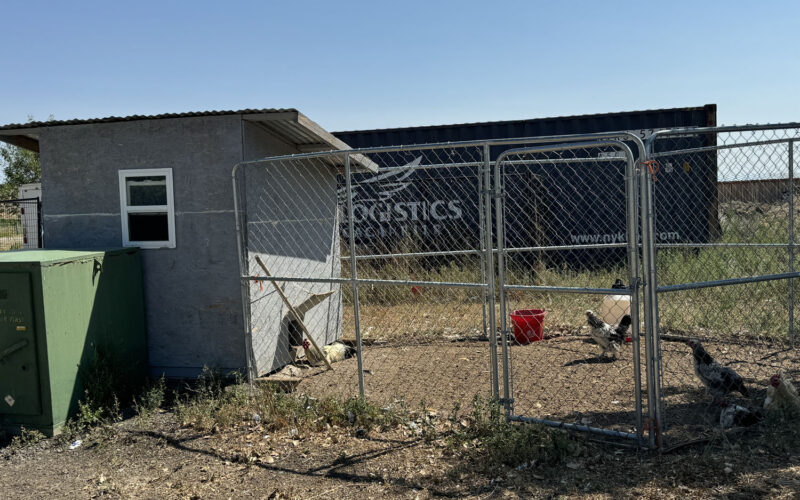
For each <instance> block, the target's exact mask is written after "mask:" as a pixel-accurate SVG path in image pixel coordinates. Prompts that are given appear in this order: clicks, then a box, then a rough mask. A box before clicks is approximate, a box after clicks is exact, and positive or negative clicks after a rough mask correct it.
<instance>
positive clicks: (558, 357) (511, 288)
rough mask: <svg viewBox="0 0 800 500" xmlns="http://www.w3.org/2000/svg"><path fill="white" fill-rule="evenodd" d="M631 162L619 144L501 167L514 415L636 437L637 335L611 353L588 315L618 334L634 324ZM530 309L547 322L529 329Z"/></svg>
mask: <svg viewBox="0 0 800 500" xmlns="http://www.w3.org/2000/svg"><path fill="white" fill-rule="evenodd" d="M629 162H631V163H632V159H628V158H626V155H625V154H624V152H623V151H622V150H621V149H620V146H615V145H605V146H600V145H592V146H587V147H576V148H571V149H567V150H560V151H541V152H539V151H536V152H527V151H521V152H519V153H509V154H508V155H507V156H506V157H505V158H504V159H503V160H502V163H501V165H500V167H501V168H502V188H503V191H504V197H503V200H504V204H503V227H504V236H505V237H504V242H505V247H504V255H505V258H504V272H503V273H502V277H503V278H502V279H503V282H504V287H503V291H504V293H505V297H504V298H505V300H504V302H505V306H506V309H507V311H506V315H505V316H506V317H508V318H510V325H509V329H510V333H511V334H510V335H509V337H508V342H509V351H510V355H509V360H510V361H512V363H511V369H510V373H511V377H510V382H511V384H512V385H513V391H512V392H513V397H514V412H515V414H518V415H521V416H525V417H534V418H536V419H540V420H541V419H546V420H551V421H558V422H564V423H567V424H572V425H576V426H589V427H594V428H602V429H607V430H614V431H619V432H623V433H626V434H630V435H633V434H635V433H636V432H637V425H639V424H640V421H639V415H640V412H639V409H637V405H636V399H637V394H636V389H635V385H636V384H635V381H636V377H637V376H638V359H637V355H638V353H636V352H634V350H633V349H634V348H633V342H632V340H633V339H632V338H631V331H630V329H628V330H626V331H625V332H624V333H623V334H622V338H620V339H619V341H618V342H612V345H611V348H610V350H609V351H608V352H604V350H603V349H602V347H601V346H600V345H599V344H598V342H596V341H595V340H593V338H592V335H591V330H592V327H591V326H590V325H588V324H587V310H592V311H593V313H595V314H596V315H597V317H599V318H600V319H601V321H602V322H605V323H607V324H609V325H610V326H611V327H616V326H617V325H618V324H619V323H621V322H622V321H624V320H623V319H622V318H623V317H624V316H626V315H628V316H629V318H630V313H631V311H630V307H631V306H630V304H631V300H630V299H631V298H630V296H629V295H626V294H627V293H628V284H629V283H630V282H631V280H632V279H633V274H632V273H631V269H630V267H629V264H630V261H629V254H628V248H627V241H629V235H628V224H627V221H628V217H635V214H627V205H628V196H629V193H626V186H627V183H626V175H633V172H634V170H633V168H632V166H630V165H629ZM630 194H632V195H633V196H635V191H634V192H633V193H630ZM615 284H617V286H620V287H621V288H622V289H620V290H618V291H617V292H616V293H617V294H618V295H612V293H614V292H612V291H611V289H612V287H613V286H614V285H615ZM529 287H563V288H567V289H569V290H565V291H563V292H561V291H559V290H542V291H539V290H535V289H531V288H529ZM599 290H606V291H605V292H601V291H599ZM526 310H527V311H530V310H534V312H536V310H541V311H543V312H544V314H545V316H544V318H543V320H544V321H543V322H542V323H539V321H538V320H536V319H534V320H533V322H531V319H530V317H528V316H526V315H525V311H526ZM530 326H533V329H529V327H530ZM536 327H539V328H541V331H540V332H539V331H536V330H535V329H536ZM612 331H613V330H610V329H609V332H612ZM626 340H627V341H626ZM635 360H636V362H635Z"/></svg>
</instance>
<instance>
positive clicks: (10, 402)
mask: <svg viewBox="0 0 800 500" xmlns="http://www.w3.org/2000/svg"><path fill="white" fill-rule="evenodd" d="M3 399H5V400H6V403H8V406H14V398H12V397H11V394H9V395H8V396H6V397H5V398H3Z"/></svg>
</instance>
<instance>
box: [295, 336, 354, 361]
mask: <svg viewBox="0 0 800 500" xmlns="http://www.w3.org/2000/svg"><path fill="white" fill-rule="evenodd" d="M303 350H304V351H305V354H306V359H307V360H308V362H309V363H311V364H312V365H317V364H319V363H322V358H320V356H319V353H318V352H317V350H316V349H314V348H313V346H312V345H311V342H309V341H308V339H303ZM322 353H323V354H324V355H325V359H327V360H328V363H336V362H337V361H343V360H345V359H347V358H349V357H350V356H351V354H352V348H351V347H349V346H347V345H345V344H342V343H341V342H334V343H333V344H329V345H326V346H322Z"/></svg>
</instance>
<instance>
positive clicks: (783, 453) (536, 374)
mask: <svg viewBox="0 0 800 500" xmlns="http://www.w3.org/2000/svg"><path fill="white" fill-rule="evenodd" d="M707 347H708V349H709V351H710V352H711V353H712V354H713V355H714V356H715V357H717V359H719V360H721V361H723V360H724V361H725V362H727V363H729V364H731V366H734V367H736V369H737V370H738V371H739V372H740V373H741V374H742V375H743V376H744V377H745V379H746V381H747V383H748V385H749V386H750V387H752V388H753V392H754V393H755V394H754V395H753V396H752V401H753V402H758V401H759V398H761V397H763V390H764V381H765V380H766V378H767V377H768V376H769V375H770V374H772V373H773V372H774V371H777V369H778V368H781V369H783V370H784V371H787V372H789V373H793V375H794V376H795V378H796V379H797V378H798V377H797V371H798V367H799V366H798V360H797V358H796V357H792V356H795V355H794V353H792V352H791V351H781V350H776V349H770V348H769V347H768V346H766V345H762V346H760V347H758V348H756V347H743V346H738V345H730V344H714V343H707ZM488 349H489V348H488V342H486V341H480V340H477V339H460V340H459V341H451V342H446V343H442V342H436V343H428V344H420V343H418V344H414V345H403V346H399V345H385V344H384V345H381V344H375V345H370V346H367V347H366V348H365V356H364V368H365V370H366V373H365V379H364V381H365V386H366V391H367V394H368V397H369V398H370V399H372V400H375V401H380V402H384V403H387V404H389V403H394V402H395V401H397V400H398V399H403V400H404V401H405V402H406V403H407V405H408V406H409V408H410V409H412V410H413V409H414V408H415V407H417V405H423V404H424V406H425V408H426V409H437V414H438V417H437V424H436V433H435V434H434V435H433V436H431V435H422V434H421V433H420V430H419V428H418V427H416V426H413V425H412V424H411V422H409V423H408V424H401V425H398V426H397V427H393V428H390V429H386V430H384V431H378V430H373V431H370V432H368V433H367V434H366V435H359V437H356V433H355V432H354V430H353V429H352V428H339V427H336V426H334V427H332V428H330V429H327V430H325V431H321V432H316V433H314V432H308V433H306V432H300V433H297V434H294V433H292V432H291V430H287V429H283V430H280V431H276V432H274V433H269V432H267V431H266V430H265V429H264V428H263V427H261V424H259V423H254V422H250V421H248V422H242V424H241V425H239V426H238V427H236V428H235V429H231V430H226V431H218V430H217V431H215V430H212V431H209V432H201V431H198V430H196V429H194V428H189V427H182V426H181V425H180V424H179V422H178V419H177V417H176V416H175V415H174V414H173V413H171V412H169V411H159V412H158V413H156V414H155V415H154V416H152V417H150V418H143V417H133V418H128V419H127V420H125V421H123V422H120V423H117V424H114V425H112V426H110V427H105V428H100V429H96V430H94V431H91V432H90V433H84V435H82V436H81V439H82V445H81V446H80V447H78V448H76V449H74V450H70V449H69V448H68V446H67V443H63V442H60V441H59V440H58V439H49V440H45V441H42V442H39V443H36V444H32V445H30V446H28V447H25V448H22V449H17V448H15V447H13V446H7V445H6V446H5V447H3V446H4V445H2V444H0V485H2V487H3V493H2V495H0V496H1V497H2V498H9V499H15V498H26V499H27V498H53V497H58V498H95V497H108V498H159V499H160V498H170V499H171V498H176V499H178V498H180V499H192V498H269V499H278V498H303V499H314V498H343V499H361V498H434V497H447V498H482V499H487V498H491V499H495V498H554V497H559V498H639V497H644V498H677V497H682V498H712V497H713V498H742V499H744V498H748V499H749V498H800V446H798V442H800V441H787V440H784V439H783V438H781V437H775V434H772V433H771V432H772V431H771V430H770V429H768V428H766V427H765V426H764V425H762V426H758V427H755V428H748V429H746V430H744V431H734V432H729V433H728V434H723V433H721V432H720V431H719V429H718V428H716V425H715V419H716V418H717V416H716V415H717V414H716V413H714V412H715V410H714V408H713V407H710V406H709V405H708V404H707V398H706V396H705V395H704V393H703V392H702V391H701V390H699V389H700V385H699V382H698V381H697V380H696V379H695V378H694V374H693V372H692V359H691V356H690V355H689V351H688V348H687V347H686V346H685V345H683V344H681V343H678V342H664V347H663V350H664V352H663V357H664V361H665V363H664V366H665V369H664V374H663V386H662V387H663V391H664V394H665V398H666V401H667V408H666V414H667V418H668V422H667V424H668V425H669V430H668V432H667V435H666V436H665V440H666V441H667V443H668V444H669V445H670V446H671V445H672V444H673V443H685V442H686V441H687V440H688V439H693V438H697V437H698V436H704V437H706V438H708V439H706V440H704V441H700V442H697V443H694V444H691V445H687V446H682V447H678V448H674V449H670V450H668V452H667V453H665V454H663V455H658V454H656V453H653V452H649V451H637V450H634V449H631V448H627V447H622V446H619V445H618V444H619V443H618V444H617V445H612V444H608V443H599V442H597V441H596V440H594V439H589V438H588V437H587V435H585V434H574V435H573V438H572V439H573V441H574V442H575V443H577V447H576V448H575V450H574V451H571V452H570V453H569V455H568V456H565V457H563V459H561V460H559V461H557V462H556V463H527V464H523V465H522V466H519V467H509V466H505V465H498V464H494V465H487V464H486V463H484V462H483V461H482V459H481V456H482V454H481V451H480V449H479V448H475V449H472V448H469V446H470V445H469V444H465V445H464V446H465V447H467V448H469V449H466V450H462V449H461V448H457V449H456V450H455V451H454V449H453V447H452V443H451V442H450V441H449V435H450V433H452V429H453V426H457V425H458V421H459V420H458V418H453V419H451V418H448V416H450V415H453V413H452V412H453V409H454V406H456V405H458V406H460V411H461V412H466V411H469V407H470V404H471V401H472V398H473V395H474V394H476V393H479V394H484V395H486V394H488V392H489V380H490V378H489V373H490V372H489V351H488ZM511 353H512V373H513V377H512V379H513V391H514V396H515V401H514V406H515V413H516V414H519V415H526V416H533V417H542V418H553V419H559V420H564V421H567V422H571V423H581V424H584V425H589V426H593V427H600V428H608V429H616V430H621V431H625V432H633V430H634V422H635V418H634V410H635V408H634V404H633V401H634V400H633V397H632V396H633V361H632V357H633V356H632V348H631V346H626V349H625V350H624V351H623V352H622V354H621V356H620V357H619V359H617V360H613V361H599V358H598V356H597V354H598V353H599V350H598V348H597V346H596V345H594V344H592V343H590V342H588V341H587V338H586V337H585V336H583V335H570V334H567V335H561V336H556V337H554V338H550V339H548V340H545V341H542V342H536V343H533V344H530V345H527V346H513V347H511ZM743 361H747V363H743ZM356 366H357V365H356V360H355V359H354V358H350V359H347V360H345V361H342V362H339V363H336V364H335V365H334V368H335V370H334V371H326V370H324V369H322V368H312V369H308V370H303V372H302V375H303V377H304V378H303V380H302V382H301V383H300V384H299V385H298V387H297V389H296V390H297V391H298V392H301V393H306V394H310V395H316V396H323V395H328V394H336V395H338V396H342V397H346V396H348V395H356V394H357V390H358V382H357V377H356V373H357V372H356ZM501 385H502V382H501ZM737 401H741V402H747V401H746V400H744V399H743V398H742V399H739V400H737ZM645 403H646V401H645ZM417 408H418V407H417ZM426 411H428V410H426ZM716 411H718V410H716ZM418 413H420V412H418ZM454 422H455V423H454ZM792 425H796V423H794V424H792ZM715 428H716V429H715ZM795 435H798V434H797V433H796V434H795ZM462 451H463V453H462Z"/></svg>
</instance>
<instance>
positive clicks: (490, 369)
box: [234, 127, 800, 448]
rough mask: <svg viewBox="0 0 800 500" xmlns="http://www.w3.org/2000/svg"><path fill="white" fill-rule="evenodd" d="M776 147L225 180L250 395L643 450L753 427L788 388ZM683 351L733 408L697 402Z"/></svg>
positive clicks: (472, 148) (267, 173)
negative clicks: (483, 412)
mask: <svg viewBox="0 0 800 500" xmlns="http://www.w3.org/2000/svg"><path fill="white" fill-rule="evenodd" d="M797 133H798V129H797V128H787V127H761V128H750V129H743V128H716V129H701V130H680V131H661V132H657V133H656V134H655V135H654V136H652V137H650V139H649V140H648V141H647V144H645V143H643V142H642V141H641V140H640V139H639V138H638V137H636V136H634V135H632V134H628V133H624V132H620V133H608V134H589V135H584V136H560V137H546V138H534V139H531V138H528V139H509V140H499V141H498V140H495V141H480V142H473V143H449V144H432V145H418V146H405V147H394V148H371V149H361V150H350V151H331V152H326V153H311V154H300V155H290V156H282V157H274V158H265V159H262V160H256V161H250V162H243V163H241V164H239V165H237V166H236V167H235V168H234V192H235V197H236V219H237V229H238V232H237V234H238V235H239V248H240V261H241V269H242V276H241V279H242V294H243V303H244V304H245V310H244V314H245V318H246V323H247V335H248V338H249V341H248V345H247V349H248V360H249V366H250V376H251V378H253V379H261V380H278V381H285V382H286V383H289V384H291V385H292V386H296V387H297V390H300V391H302V392H305V393H307V394H309V395H312V396H314V397H322V396H326V395H336V396H340V397H352V396H358V395H362V396H366V397H367V398H369V399H371V400H373V401H376V402H378V403H380V404H383V405H387V406H391V405H405V406H411V407H417V408H419V407H425V408H426V409H427V410H428V411H434V410H435V411H439V412H450V411H453V410H456V411H464V410H468V409H469V406H470V404H471V402H472V401H473V399H474V398H475V397H476V396H478V397H483V398H495V399H497V400H498V401H500V403H501V404H503V405H504V407H505V409H506V414H507V416H508V417H509V418H511V419H514V420H521V421H533V422H539V423H544V424H546V425H553V426H560V427H564V428H569V429H575V430H583V431H587V432H592V433H597V434H601V435H604V436H605V437H607V438H609V437H610V438H619V439H623V440H630V441H633V442H634V443H636V444H639V445H643V446H647V445H649V446H651V447H661V448H663V447H664V446H667V445H670V444H671V443H678V442H681V441H684V440H689V439H693V438H696V437H697V436H699V435H705V434H707V433H709V432H712V431H713V430H714V429H716V428H718V427H719V425H720V423H719V419H720V413H721V411H722V408H723V407H724V406H726V405H728V406H730V405H732V404H734V403H737V404H741V405H743V406H747V407H748V408H751V409H753V410H755V409H756V408H757V407H759V405H761V404H762V403H763V398H764V394H765V391H766V387H767V380H768V379H769V377H770V376H772V375H774V374H777V373H783V374H785V375H787V376H796V375H797V371H798V367H800V364H798V359H797V355H796V351H795V350H794V346H795V340H796V339H795V332H794V302H795V287H794V279H795V278H797V277H799V276H800V275H798V274H797V271H796V269H797V265H798V263H797V257H796V256H795V253H796V252H795V248H794V245H795V243H794V242H795V238H796V234H795V233H796V229H795V227H794V220H795V213H796V211H797V208H796V206H795V205H796V204H795V194H796V190H797V186H796V181H795V175H794V171H793V155H794V152H795V150H796V147H795V144H796V143H795V142H794V141H795V138H797ZM587 311H592V313H591V314H589V313H588V312H587ZM698 342H699V343H700V344H701V345H702V346H703V348H705V349H706V351H707V352H708V353H709V354H711V356H713V357H714V359H716V360H717V362H718V363H719V367H729V368H732V369H733V370H735V371H736V372H738V373H739V374H740V375H741V376H742V377H743V380H744V383H745V386H746V389H745V392H746V394H747V395H746V396H743V397H738V396H735V397H731V395H730V394H727V393H726V394H724V395H722V396H723V397H720V395H719V394H712V395H710V396H707V395H706V394H705V389H704V387H703V386H704V382H703V381H701V379H700V378H699V376H698V373H700V372H702V370H699V371H697V372H696V370H695V366H696V363H695V358H697V357H698V356H695V355H693V353H695V354H697V352H700V351H698V350H697V347H691V346H690V344H691V345H692V346H693V345H697V343H698ZM315 344H316V345H317V346H318V347H319V350H318V349H317V348H316V347H315ZM700 358H702V359H707V358H705V357H703V356H700ZM328 364H330V367H329V366H328ZM711 392H714V391H711ZM716 392H719V391H716Z"/></svg>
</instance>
